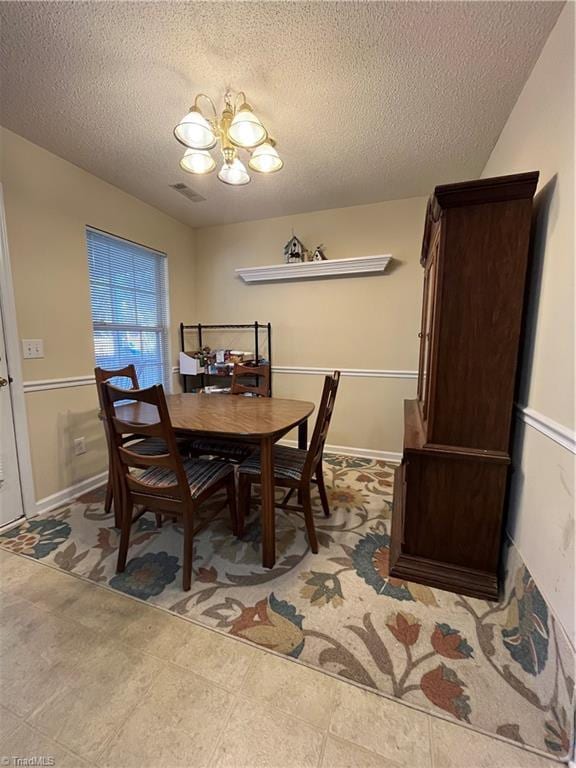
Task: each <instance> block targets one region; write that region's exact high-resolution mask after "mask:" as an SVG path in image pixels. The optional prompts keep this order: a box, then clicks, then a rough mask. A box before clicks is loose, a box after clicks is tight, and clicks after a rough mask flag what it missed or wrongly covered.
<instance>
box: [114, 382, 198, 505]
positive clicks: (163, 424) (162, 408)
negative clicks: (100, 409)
mask: <svg viewBox="0 0 576 768" xmlns="http://www.w3.org/2000/svg"><path fill="white" fill-rule="evenodd" d="M101 388H102V403H103V406H104V414H105V418H106V423H107V425H108V432H109V434H110V441H111V444H112V451H113V454H114V460H115V462H116V466H117V467H118V468H119V472H120V476H121V477H122V479H123V484H124V488H125V489H127V490H129V491H130V492H131V493H132V497H133V500H134V502H135V503H145V499H144V498H143V496H161V497H169V498H171V499H175V500H178V501H184V500H185V499H187V498H189V497H190V486H189V485H188V481H187V480H186V473H185V472H184V466H183V464H182V457H181V455H180V452H179V451H178V447H177V444H176V437H175V435H174V430H173V429H172V425H171V423H170V416H169V413H168V406H167V404H166V396H165V395H164V389H163V387H162V385H161V384H156V385H155V386H153V387H148V388H147V389H121V388H119V387H115V386H114V385H113V384H108V383H106V382H104V383H103V384H102V385H101ZM127 399H129V400H131V401H133V402H131V403H130V404H127V405H124V406H119V408H118V407H116V406H115V403H117V402H118V401H119V400H127ZM147 406H149V407H147ZM122 408H127V409H130V410H131V411H132V412H133V411H134V410H135V409H136V410H137V409H138V408H142V411H143V412H142V418H143V419H144V421H143V422H141V421H137V418H133V420H129V419H130V414H129V413H128V414H126V416H124V417H123V415H122V410H121V409H122ZM144 412H145V413H144ZM154 419H155V420H154ZM134 434H138V435H139V436H143V437H156V438H160V439H161V440H163V441H164V443H165V444H166V451H165V452H164V453H161V454H155V455H148V454H145V455H142V454H138V453H134V452H133V451H131V450H130V443H126V442H125V440H126V437H127V436H130V435H134ZM148 467H158V468H159V469H160V472H159V477H158V478H157V480H158V481H159V483H160V484H155V485H151V484H149V483H142V482H140V481H139V480H138V477H136V476H134V475H133V474H132V473H131V472H130V469H132V468H138V469H142V468H148ZM164 478H165V482H162V481H163V479H164ZM174 480H176V482H174Z"/></svg>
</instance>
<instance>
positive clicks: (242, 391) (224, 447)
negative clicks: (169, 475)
mask: <svg viewBox="0 0 576 768" xmlns="http://www.w3.org/2000/svg"><path fill="white" fill-rule="evenodd" d="M248 376H250V377H251V378H252V379H256V383H255V384H246V383H245V381H246V377H248ZM230 394H231V395H249V394H250V395H254V396H255V397H270V365H269V364H268V363H266V364H264V363H263V364H262V365H255V364H253V365H249V364H246V363H244V364H242V363H236V364H235V365H234V368H233V369H232V383H231V386H230ZM214 397H219V395H214ZM190 449H191V452H192V454H193V455H195V456H217V457H218V458H221V459H227V460H228V461H235V462H241V461H244V460H245V459H247V458H248V456H250V455H251V454H252V453H253V452H254V450H255V447H254V445H253V444H251V443H241V442H238V441H235V442H234V441H231V440H230V441H227V440H226V438H223V437H222V438H219V437H198V438H196V439H195V440H192V442H191V444H190Z"/></svg>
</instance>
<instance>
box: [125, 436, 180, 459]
mask: <svg viewBox="0 0 576 768" xmlns="http://www.w3.org/2000/svg"><path fill="white" fill-rule="evenodd" d="M176 443H177V444H178V449H179V450H180V451H181V452H182V451H184V450H186V449H187V448H188V441H187V440H184V439H177V440H176ZM124 447H125V448H126V449H127V450H129V451H131V452H132V453H137V454H138V455H139V456H158V455H160V454H163V453H168V447H167V446H166V442H165V441H164V440H162V438H161V437H146V438H144V440H139V441H138V442H135V443H125V446H124Z"/></svg>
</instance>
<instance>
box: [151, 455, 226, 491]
mask: <svg viewBox="0 0 576 768" xmlns="http://www.w3.org/2000/svg"><path fill="white" fill-rule="evenodd" d="M183 464H184V471H185V472H186V479H187V480H188V485H189V486H190V492H191V494H192V498H193V499H194V498H196V497H197V496H200V494H201V493H203V492H204V491H205V490H206V489H207V488H209V487H210V486H211V485H214V483H216V482H218V481H219V480H221V479H222V478H224V477H226V475H230V474H234V467H233V466H232V465H231V464H227V463H226V462H224V461H203V460H202V459H186V460H185V461H184V462H183ZM138 481H139V482H141V483H146V484H147V485H151V486H158V485H175V484H176V482H177V481H176V475H175V474H174V472H172V470H171V469H168V468H167V467H150V469H147V470H146V471H145V472H142V474H141V475H139V476H138Z"/></svg>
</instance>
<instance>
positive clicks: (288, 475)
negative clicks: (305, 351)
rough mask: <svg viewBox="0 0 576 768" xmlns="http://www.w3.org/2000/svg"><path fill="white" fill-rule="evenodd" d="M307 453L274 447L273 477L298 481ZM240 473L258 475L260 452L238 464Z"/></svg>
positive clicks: (286, 447) (284, 447)
mask: <svg viewBox="0 0 576 768" xmlns="http://www.w3.org/2000/svg"><path fill="white" fill-rule="evenodd" d="M306 456H307V451H301V450H299V449H298V448H289V447H288V446H285V445H275V446H274V477H278V478H285V479H287V480H300V479H301V477H302V470H303V469H304V464H305V462H306ZM240 472H245V473H246V474H249V475H259V474H260V451H256V452H255V453H254V454H253V455H252V456H250V458H248V459H246V461H243V462H242V464H240Z"/></svg>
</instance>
